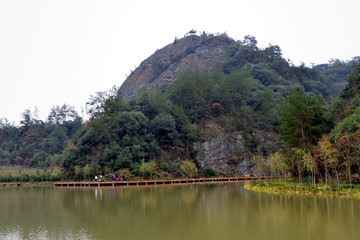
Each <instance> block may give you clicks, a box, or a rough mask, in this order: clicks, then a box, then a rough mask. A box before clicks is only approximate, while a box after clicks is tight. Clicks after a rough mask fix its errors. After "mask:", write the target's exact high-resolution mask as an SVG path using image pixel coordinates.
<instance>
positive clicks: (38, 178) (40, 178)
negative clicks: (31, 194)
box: [0, 173, 65, 182]
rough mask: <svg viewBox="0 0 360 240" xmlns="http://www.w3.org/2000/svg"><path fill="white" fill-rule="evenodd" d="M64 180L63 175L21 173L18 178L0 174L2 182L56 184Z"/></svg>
mask: <svg viewBox="0 0 360 240" xmlns="http://www.w3.org/2000/svg"><path fill="white" fill-rule="evenodd" d="M64 179H65V178H64V175H63V174H61V173H57V174H55V173H53V174H51V173H43V174H41V173H30V174H27V173H20V174H19V175H16V176H15V175H11V174H7V175H1V174H0V182H55V181H61V180H64Z"/></svg>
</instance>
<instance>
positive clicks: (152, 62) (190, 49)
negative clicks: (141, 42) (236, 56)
mask: <svg viewBox="0 0 360 240" xmlns="http://www.w3.org/2000/svg"><path fill="white" fill-rule="evenodd" d="M232 42H234V40H232V39H231V38H229V37H228V36H227V35H226V34H221V35H217V36H215V35H212V34H211V35H207V34H203V35H201V36H198V35H194V34H192V35H189V36H186V37H184V38H181V39H175V41H174V42H173V43H172V44H169V45H167V46H165V47H164V48H162V49H160V50H157V51H156V52H155V53H154V54H152V55H151V56H150V57H149V58H147V59H146V60H144V61H143V62H142V63H141V64H140V66H139V67H138V68H137V69H136V70H135V71H133V72H132V73H131V74H130V76H129V77H128V78H127V79H126V80H125V82H124V83H123V84H122V86H121V88H120V90H119V95H120V96H121V98H122V99H123V100H124V101H128V100H130V99H131V98H134V97H136V96H137V94H138V92H139V90H140V89H141V88H147V89H152V88H155V87H156V85H159V86H161V85H163V84H168V83H170V82H173V81H174V80H175V78H176V76H177V73H179V72H181V71H183V70H185V69H192V70H200V71H202V70H213V69H220V68H222V66H223V64H224V62H225V61H226V59H227V58H228V57H227V54H226V52H227V51H226V49H227V48H228V46H229V44H230V43H232Z"/></svg>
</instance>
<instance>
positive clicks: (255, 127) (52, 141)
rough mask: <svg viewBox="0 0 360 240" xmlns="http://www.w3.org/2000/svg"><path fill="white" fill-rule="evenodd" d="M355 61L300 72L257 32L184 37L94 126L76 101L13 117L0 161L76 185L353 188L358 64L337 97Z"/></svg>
mask: <svg viewBox="0 0 360 240" xmlns="http://www.w3.org/2000/svg"><path fill="white" fill-rule="evenodd" d="M357 61H358V58H354V59H353V60H351V61H349V62H340V63H336V61H335V62H331V63H329V64H324V65H319V66H314V67H312V68H309V67H306V66H305V65H300V66H294V65H293V64H291V62H289V61H288V60H286V59H284V58H283V57H282V54H281V49H280V47H278V46H276V45H270V46H268V47H266V48H259V47H258V46H257V41H256V39H255V38H254V37H252V36H246V37H245V38H244V39H243V40H241V41H240V40H239V41H235V40H233V39H231V38H229V37H228V36H227V35H226V34H221V35H216V36H215V35H212V34H210V35H209V34H205V33H203V34H202V35H201V36H197V35H193V36H188V37H185V38H182V39H175V41H174V43H172V44H170V45H168V46H166V47H165V48H163V49H160V50H158V51H157V52H155V53H154V54H153V55H152V56H150V57H149V58H148V59H146V60H144V61H143V62H142V64H141V65H140V66H139V67H138V68H137V69H136V70H135V71H134V72H133V73H132V74H131V75H130V76H129V77H128V79H127V80H126V81H125V82H124V84H123V85H122V86H121V88H120V89H116V88H114V89H112V90H110V91H108V92H99V93H96V94H95V95H93V96H91V97H90V99H89V102H88V103H87V109H88V113H89V115H90V118H89V120H88V121H86V123H84V122H83V120H82V119H81V118H80V117H79V115H78V114H77V113H76V112H75V111H74V109H73V108H72V107H70V106H68V105H64V106H62V107H54V108H53V109H52V111H51V113H50V114H49V117H48V119H47V121H45V122H43V121H40V120H37V119H36V116H34V115H33V114H32V113H31V112H30V111H29V110H27V111H25V112H24V113H23V120H22V122H21V124H20V126H14V125H12V124H9V123H8V122H7V121H6V120H3V121H2V122H1V128H0V140H1V143H0V159H1V161H0V164H1V165H3V166H8V165H22V166H27V167H36V168H48V167H49V166H57V167H59V168H61V169H62V173H63V174H64V177H65V178H67V179H75V180H82V179H91V178H92V177H93V176H94V175H96V174H106V173H110V172H115V173H117V174H123V175H125V176H126V177H127V178H128V179H131V178H132V179H134V178H142V177H151V178H174V177H195V176H199V175H202V176H214V175H218V176H221V175H228V176H232V175H249V174H271V173H272V174H278V175H284V174H285V173H291V175H292V176H293V177H294V178H295V177H297V178H299V180H303V179H305V178H311V179H314V180H315V179H316V178H317V179H326V181H328V180H329V181H330V180H331V179H332V180H333V179H338V180H339V181H340V180H341V181H345V180H346V179H348V180H352V181H354V180H353V179H355V178H356V176H354V174H355V173H359V171H356V169H359V168H360V165H359V164H358V162H357V160H356V159H355V156H352V157H350V156H349V154H350V153H353V152H356V153H357V151H355V150H356V149H357V148H356V146H357V145H356V144H357V143H358V138H357V136H358V131H357V129H358V123H359V121H358V120H360V119H358V116H357V114H358V112H359V111H358V105H359V103H360V101H358V98H359V91H358V89H360V87H358V85H359V82H360V80H359V79H358V75H359V67H357V68H356V70H355V72H353V73H352V74H351V75H350V76H349V81H348V83H347V85H346V86H345V88H344V89H343V90H342V91H341V92H340V94H339V96H338V97H336V94H338V93H339V91H340V90H339V89H340V88H341V86H342V85H343V84H344V82H346V81H347V79H346V78H347V76H345V75H346V73H347V71H348V72H352V71H353V70H354V68H355V63H356V62H357ZM332 99H334V100H333V103H332V104H331V105H329V103H330V102H331V101H332ZM342 142H344V144H345V143H346V144H348V145H347V147H348V148H346V146H345V145H341V144H340V143H342ZM339 144H340V145H339ZM350 147H354V149H350ZM324 148H325V150H324ZM329 149H331V150H329ZM324 151H325V153H324ZM335 153H336V154H338V155H336V156H335V155H332V154H335ZM324 154H325V155H324ZM326 154H330V155H331V157H328V156H330V155H326ZM279 159H280V160H279ZM335 162H336V164H335ZM325 163H326V165H324V164H325ZM334 164H335V165H334ZM345 177H346V178H345ZM359 180H360V179H359Z"/></svg>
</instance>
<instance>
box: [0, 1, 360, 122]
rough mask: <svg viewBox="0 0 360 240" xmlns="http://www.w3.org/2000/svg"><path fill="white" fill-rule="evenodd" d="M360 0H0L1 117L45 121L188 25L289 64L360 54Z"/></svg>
mask: <svg viewBox="0 0 360 240" xmlns="http://www.w3.org/2000/svg"><path fill="white" fill-rule="evenodd" d="M359 9H360V1H358V0H342V1H338V0H336V1H335V0H299V1H298V0H296V1H292V0H252V1H248V0H247V1H244V0H222V1H218V0H216V1H212V0H205V1H202V0H201V1H196V0H182V1H169V0H164V1H160V0H152V1H149V0H132V1H120V0H117V1H115V0H103V1H100V0H97V1H95V0H61V1H60V0H59V1H50V0H31V1H30V0H0V81H1V87H0V118H3V117H5V118H7V119H8V120H9V121H11V122H15V123H16V124H18V123H19V121H20V119H21V113H22V112H23V111H24V110H25V109H29V108H30V109H31V110H34V109H35V107H37V108H38V110H39V118H40V119H42V120H45V119H46V117H47V115H48V114H49V110H50V108H51V107H53V106H56V105H62V104H64V103H67V104H69V105H72V106H75V107H76V108H77V109H78V110H79V112H80V109H81V107H83V108H84V107H85V103H86V101H87V100H88V98H89V96H90V94H94V93H95V92H97V91H106V90H108V89H110V88H111V87H112V86H114V85H116V86H120V85H121V83H122V82H123V81H124V80H125V78H126V77H125V76H126V75H127V74H129V73H130V71H131V70H134V69H135V67H136V66H138V65H139V64H140V63H141V62H142V61H143V60H144V59H146V58H147V57H149V56H150V55H151V54H152V53H154V52H155V51H156V50H157V49H160V48H162V47H164V46H165V45H167V44H169V43H172V42H173V41H174V39H175V37H178V38H181V37H183V36H184V34H185V33H186V32H188V31H189V30H191V29H195V30H197V31H200V32H202V31H205V32H207V33H223V32H226V33H227V34H228V35H229V36H230V37H232V38H234V39H235V40H239V39H242V38H243V37H244V36H245V35H253V36H255V37H256V39H257V40H258V42H259V45H258V46H259V47H266V46H268V44H269V43H271V44H273V45H279V46H280V48H281V49H282V52H283V56H284V57H285V58H289V59H291V60H292V61H293V62H294V63H295V64H299V63H301V62H304V63H306V64H307V65H308V66H310V64H311V63H315V64H320V63H327V62H328V60H329V59H331V58H338V59H341V60H349V59H351V58H352V57H355V56H359V55H360V32H359V26H358V25H359Z"/></svg>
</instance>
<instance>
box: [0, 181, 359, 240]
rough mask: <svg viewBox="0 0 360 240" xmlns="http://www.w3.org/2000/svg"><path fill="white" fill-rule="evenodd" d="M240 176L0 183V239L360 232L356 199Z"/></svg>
mask: <svg viewBox="0 0 360 240" xmlns="http://www.w3.org/2000/svg"><path fill="white" fill-rule="evenodd" d="M243 186H244V184H243V183H216V184H190V185H171V186H169V185H166V186H144V187H104V188H95V187H87V188H52V187H18V188H15V187H4V188H1V189H0V239H29V240H30V239H37V240H38V239H40V240H41V239H131V240H153V239H179V240H180V239H190V240H191V239H197V240H199V239H200V240H201V239H210V240H211V239H214V240H215V239H246V240H252V239H259V240H260V239H270V240H271V239H274V240H275V239H276V240H279V239H280V240H281V239H287V240H288V239H317V240H318V239H327V240H331V239H336V240H339V239H346V240H351V239H357V240H358V239H360V200H357V199H343V198H337V197H314V196H289V195H273V194H266V193H256V192H250V191H247V190H245V189H244V187H243Z"/></svg>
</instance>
